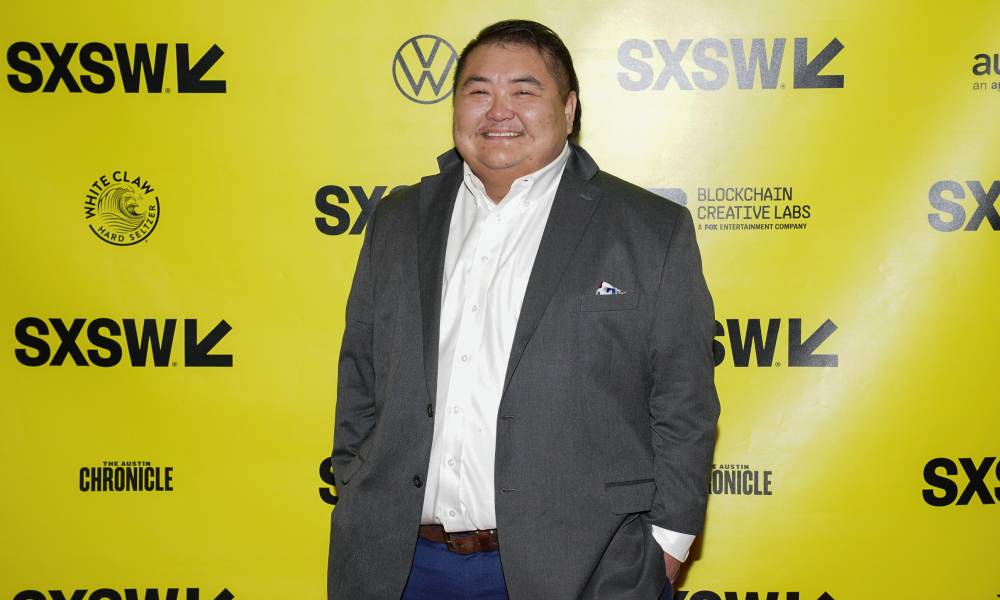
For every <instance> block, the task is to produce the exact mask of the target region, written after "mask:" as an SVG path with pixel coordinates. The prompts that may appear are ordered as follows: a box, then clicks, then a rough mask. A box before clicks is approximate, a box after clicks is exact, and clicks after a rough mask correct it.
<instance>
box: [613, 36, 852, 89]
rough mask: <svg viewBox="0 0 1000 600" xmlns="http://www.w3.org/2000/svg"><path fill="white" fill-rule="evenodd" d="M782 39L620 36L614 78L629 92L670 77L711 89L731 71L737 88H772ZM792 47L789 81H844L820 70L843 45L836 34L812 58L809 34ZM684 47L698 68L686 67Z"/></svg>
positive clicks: (682, 85) (801, 84)
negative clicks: (677, 38) (617, 66)
mask: <svg viewBox="0 0 1000 600" xmlns="http://www.w3.org/2000/svg"><path fill="white" fill-rule="evenodd" d="M787 41H788V40H787V38H775V39H773V40H771V43H770V46H768V43H767V40H765V39H764V38H752V39H739V38H736V39H729V40H722V39H719V38H702V39H699V40H694V39H690V38H685V39H681V40H678V41H677V42H676V43H674V44H671V43H670V42H669V41H667V40H652V42H649V41H646V40H638V39H631V40H625V41H624V42H622V43H621V45H620V46H618V64H620V65H621V66H622V68H624V69H625V70H624V71H619V72H618V83H619V84H620V85H621V86H622V87H623V88H625V89H626V90H628V91H630V92H640V91H643V90H664V89H666V88H667V86H668V84H670V82H674V84H675V85H676V86H677V88H678V89H681V90H693V89H695V88H696V87H697V88H698V89H700V90H708V91H712V90H720V89H722V88H723V87H725V86H726V85H727V84H728V83H729V81H730V78H731V75H735V80H736V87H737V88H739V89H741V90H749V89H754V88H755V87H760V88H762V89H766V90H773V89H775V88H777V87H778V86H779V84H780V85H781V87H782V88H784V87H785V84H784V83H783V82H781V80H780V79H779V77H780V75H781V70H782V67H783V66H784V65H786V64H787V60H786V58H785V55H786V48H787V46H788V44H787ZM793 47H794V50H793V55H792V62H793V69H794V72H793V79H792V81H793V83H792V87H794V88H796V89H809V88H842V87H844V76H843V75H840V74H820V72H821V71H823V69H824V68H826V66H827V65H829V64H830V63H831V62H832V61H833V59H834V58H835V57H836V56H837V54H839V53H840V51H841V50H843V49H844V45H843V44H842V43H840V40H838V39H837V38H833V39H832V40H831V41H829V42H828V43H827V44H826V46H824V47H823V49H822V50H820V51H819V52H817V53H816V54H815V55H814V56H813V57H812V58H809V38H804V37H798V38H795V40H794V43H793ZM688 53H690V56H691V58H692V60H693V61H694V64H695V66H697V67H698V70H692V71H688V70H687V69H686V68H685V65H686V64H687V63H686V62H685V58H686V57H687V56H688ZM657 69H658V70H657ZM758 82H759V83H758Z"/></svg>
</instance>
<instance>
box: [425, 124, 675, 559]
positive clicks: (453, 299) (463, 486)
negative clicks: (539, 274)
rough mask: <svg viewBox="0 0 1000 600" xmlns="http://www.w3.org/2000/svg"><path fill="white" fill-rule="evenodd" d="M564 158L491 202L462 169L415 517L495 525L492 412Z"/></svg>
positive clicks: (660, 534) (664, 542)
mask: <svg viewBox="0 0 1000 600" xmlns="http://www.w3.org/2000/svg"><path fill="white" fill-rule="evenodd" d="M569 156H570V149H569V144H567V145H566V146H565V147H564V148H563V151H562V152H561V153H560V154H559V156H558V157H556V159H555V160H554V161H552V162H551V163H549V164H548V165H546V166H544V167H542V168H541V169H539V170H538V171H536V172H534V173H532V174H530V175H526V176H524V177H520V178H518V179H517V180H515V181H514V183H513V184H512V185H511V188H510V191H509V192H508V193H507V195H506V196H504V198H503V199H502V200H501V201H500V202H498V203H494V202H493V201H492V200H491V199H490V197H489V196H488V195H487V193H486V188H485V187H484V186H483V183H482V181H480V180H479V178H478V177H476V175H475V174H474V173H473V172H472V169H470V168H469V165H468V164H464V165H463V170H464V182H463V184H462V185H460V186H459V189H458V197H457V198H456V199H455V208H454V211H453V212H452V217H451V224H450V226H449V228H448V244H447V250H446V251H445V259H444V273H443V281H442V290H441V324H440V338H439V345H438V373H437V398H436V399H435V400H436V410H435V415H436V418H435V420H434V438H433V442H432V444H431V457H430V468H429V469H428V472H427V484H426V487H425V492H424V506H423V513H422V516H421V522H422V523H425V524H441V525H443V526H444V528H445V530H446V531H470V530H473V529H493V528H495V527H496V509H495V506H494V497H493V463H494V457H495V452H496V421H497V411H498V409H499V407H500V396H501V394H502V393H503V383H504V377H505V375H506V372H507V361H508V359H509V357H510V349H511V346H512V344H513V341H514V328H515V327H516V326H517V320H518V316H519V315H520V313H521V302H522V301H523V300H524V292H525V290H526V289H527V287H528V276H529V275H530V274H531V268H532V266H533V265H534V263H535V255H536V254H537V253H538V246H539V244H540V243H541V241H542V232H543V231H544V229H545V223H546V222H547V221H548V218H549V211H550V210H551V208H552V201H553V199H554V198H555V195H556V188H558V186H559V181H560V180H561V179H562V174H563V170H564V169H565V168H566V163H567V162H568V160H569ZM653 534H654V538H655V539H656V540H657V542H658V543H659V544H660V545H661V546H663V548H664V550H666V551H668V552H670V554H671V555H672V556H676V557H678V558H681V559H682V560H683V559H684V558H686V557H687V551H688V547H689V546H690V544H691V540H693V538H694V536H688V535H686V534H682V533H676V532H671V531H667V530H664V529H661V528H658V527H654V528H653ZM661 538H662V539H661ZM685 542H686V543H685Z"/></svg>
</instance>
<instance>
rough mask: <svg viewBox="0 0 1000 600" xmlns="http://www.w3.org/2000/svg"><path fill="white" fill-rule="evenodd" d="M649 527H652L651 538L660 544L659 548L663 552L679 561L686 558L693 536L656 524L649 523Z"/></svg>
mask: <svg viewBox="0 0 1000 600" xmlns="http://www.w3.org/2000/svg"><path fill="white" fill-rule="evenodd" d="M651 527H652V528H653V539H654V540H656V543H657V544H659V545H660V548H662V549H663V551H664V552H666V553H667V554H669V555H670V556H673V557H674V558H676V559H677V560H679V561H681V562H684V561H686V560H687V557H688V553H689V552H690V551H691V544H693V543H694V537H695V536H693V535H690V534H687V533H680V532H678V531H670V530H669V529H664V528H662V527H657V526H656V525H651Z"/></svg>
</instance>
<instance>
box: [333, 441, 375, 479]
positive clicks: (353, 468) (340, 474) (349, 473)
mask: <svg viewBox="0 0 1000 600" xmlns="http://www.w3.org/2000/svg"><path fill="white" fill-rule="evenodd" d="M374 442H375V432H371V433H370V434H368V437H367V438H366V439H365V441H364V442H362V443H361V446H360V447H359V448H358V453H357V455H355V457H354V458H352V459H351V460H350V462H348V463H347V464H346V465H344V466H342V467H340V468H339V469H338V468H336V467H334V469H333V480H334V481H335V482H336V483H337V487H338V488H339V487H340V486H341V485H342V484H346V483H347V482H349V481H350V480H351V478H352V477H354V475H355V473H357V472H358V469H360V468H361V466H362V465H364V464H365V462H366V461H367V460H368V459H366V458H365V456H366V455H367V454H368V452H369V451H370V450H371V446H372V444H373V443H374Z"/></svg>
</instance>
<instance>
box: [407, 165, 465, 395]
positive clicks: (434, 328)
mask: <svg viewBox="0 0 1000 600" xmlns="http://www.w3.org/2000/svg"><path fill="white" fill-rule="evenodd" d="M438 164H439V166H440V167H441V173H440V174H438V175H433V176H431V177H425V178H424V179H423V181H422V183H421V186H420V198H419V200H418V201H419V203H420V215H419V219H420V222H419V231H418V233H417V265H418V266H417V268H418V269H419V279H420V316H421V321H422V327H423V350H424V379H425V381H426V384H427V394H428V399H429V402H430V403H431V404H434V403H435V402H436V401H437V364H438V336H439V335H440V330H441V328H440V322H441V284H442V274H443V272H444V256H445V248H446V247H447V242H448V227H449V225H450V224H451V213H452V210H453V209H454V207H455V197H456V195H457V194H458V186H459V185H460V184H461V181H462V167H461V165H462V162H461V158H459V156H458V153H457V152H455V150H451V151H449V152H446V153H445V154H442V155H441V156H440V157H438Z"/></svg>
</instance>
